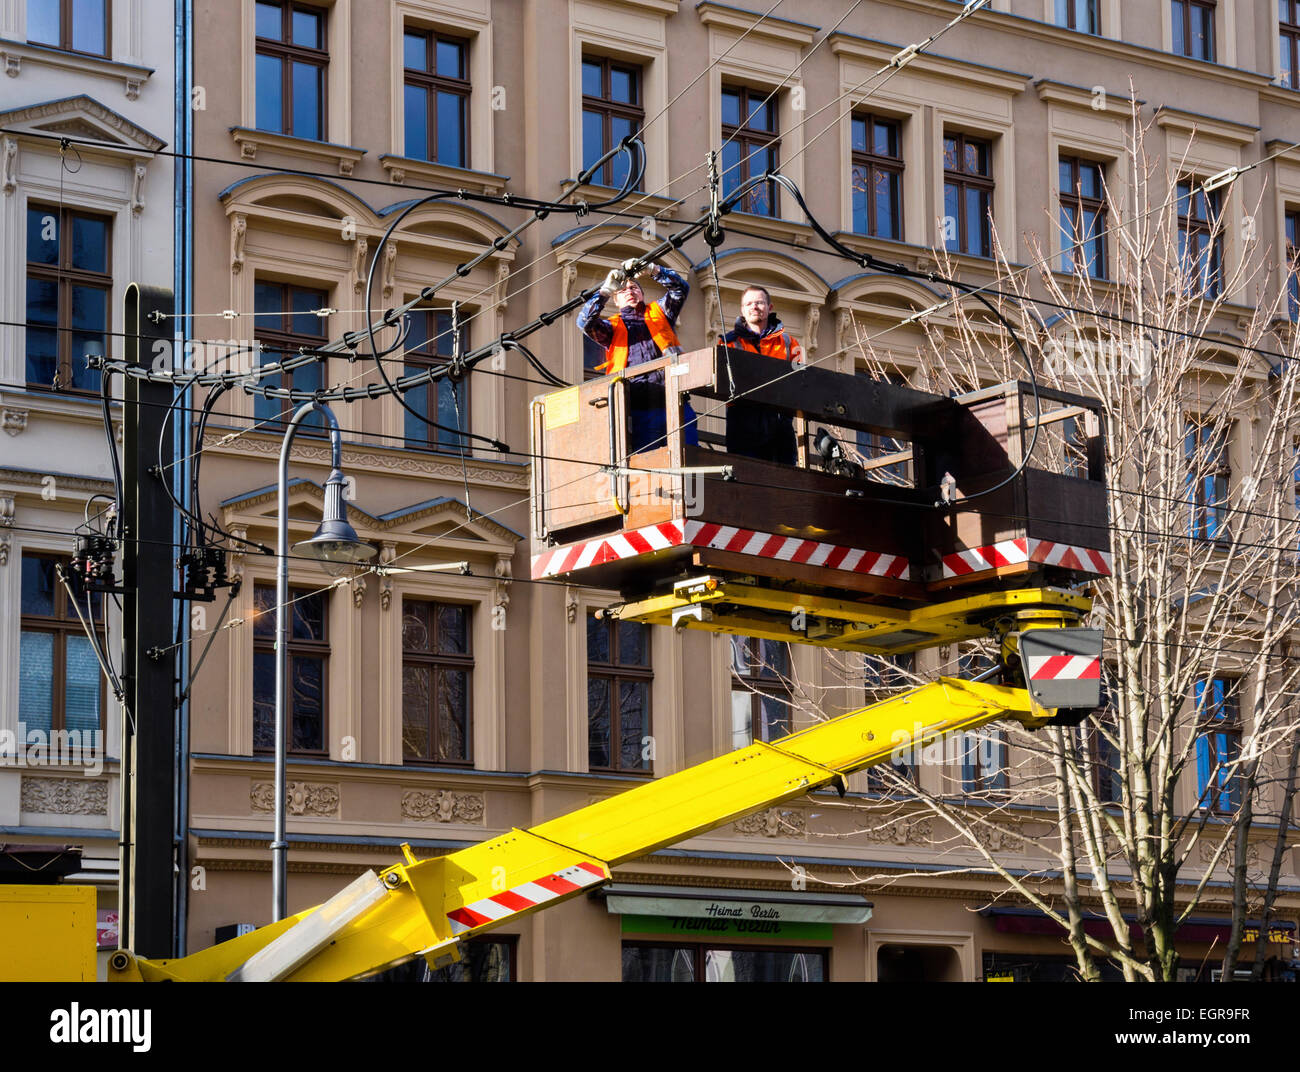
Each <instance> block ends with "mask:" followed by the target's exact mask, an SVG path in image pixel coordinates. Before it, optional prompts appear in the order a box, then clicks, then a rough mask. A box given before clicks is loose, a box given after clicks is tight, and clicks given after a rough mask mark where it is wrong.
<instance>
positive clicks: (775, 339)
mask: <svg viewBox="0 0 1300 1072" xmlns="http://www.w3.org/2000/svg"><path fill="white" fill-rule="evenodd" d="M728 345H729V346H735V347H736V348H737V349H740V350H751V351H753V352H754V353H756V354H762V355H763V356H764V357H775V358H778V359H780V360H782V361H796V360H799V359H801V358H802V357H803V348H802V347H801V346H800V345H799V342H798V340H796V339H795V337H794V336H793V335H791V334H790V333H789V332H788V331H778V332H776V333H775V334H773V335H765V336H763V338H761V339H759V340H758V345H757V346H755V345H754V343H753V341H752V340H750V339H741V338H737V339H736V340H735V341H734V342H731V343H728Z"/></svg>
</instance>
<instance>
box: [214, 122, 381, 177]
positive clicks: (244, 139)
mask: <svg viewBox="0 0 1300 1072" xmlns="http://www.w3.org/2000/svg"><path fill="white" fill-rule="evenodd" d="M230 136H231V138H233V139H234V142H235V145H237V146H238V147H239V156H240V158H241V159H243V160H256V159H257V154H258V151H259V150H262V149H265V150H267V151H268V152H273V153H284V154H285V155H286V156H297V157H303V158H305V159H307V160H310V161H312V162H313V163H315V162H320V163H325V164H332V165H334V166H336V167H337V168H338V169H339V174H340V175H351V174H352V172H353V170H354V169H355V168H356V166H357V164H358V163H359V162H360V161H361V158H362V157H363V156H365V155H366V150H365V149H357V148H354V147H353V146H351V145H335V144H334V143H333V142H328V141H313V140H311V139H309V138H294V137H290V136H289V135H287V134H272V133H270V132H269V131H266V130H251V129H250V128H248V127H231V128H230Z"/></svg>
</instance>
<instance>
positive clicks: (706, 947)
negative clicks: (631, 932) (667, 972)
mask: <svg viewBox="0 0 1300 1072" xmlns="http://www.w3.org/2000/svg"><path fill="white" fill-rule="evenodd" d="M629 947H635V948H638V949H668V950H673V951H674V952H676V951H681V950H688V949H689V950H690V951H691V954H692V957H693V963H692V968H691V971H692V974H693V978H692V979H691V982H692V983H707V982H708V981H709V980H708V978H707V974H706V971H705V960H706V956H707V954H708V953H713V952H716V953H731V952H743V953H790V954H794V955H805V956H818V957H821V960H822V978H821V981H822V982H823V983H827V982H830V981H831V956H830V954H831V951H830V949H829V948H827V947H825V946H816V947H812V948H801V947H798V946H775V945H741V944H739V943H731V942H708V941H703V942H701V941H690V940H689V938H688V937H687V936H685V935H683V937H682V941H681V943H680V944H674V943H672V942H667V941H657V942H656V941H648V940H640V941H637V940H626V941H623V942H622V943H620V945H619V962H620V972H619V975H620V979H621V978H622V967H621V965H622V959H623V950H624V949H627V948H629ZM803 981H804V982H809V981H811V980H803Z"/></svg>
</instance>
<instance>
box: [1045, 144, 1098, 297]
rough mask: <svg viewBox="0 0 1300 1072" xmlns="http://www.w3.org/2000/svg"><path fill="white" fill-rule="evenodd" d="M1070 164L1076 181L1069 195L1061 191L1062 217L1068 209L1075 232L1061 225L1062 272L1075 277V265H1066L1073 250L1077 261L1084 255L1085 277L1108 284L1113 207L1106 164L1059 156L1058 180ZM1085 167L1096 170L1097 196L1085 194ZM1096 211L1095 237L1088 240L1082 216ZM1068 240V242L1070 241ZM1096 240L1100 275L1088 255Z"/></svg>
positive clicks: (1065, 155) (1071, 173) (1075, 157)
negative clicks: (1110, 224)
mask: <svg viewBox="0 0 1300 1072" xmlns="http://www.w3.org/2000/svg"><path fill="white" fill-rule="evenodd" d="M1065 164H1068V165H1069V167H1070V177H1071V179H1072V180H1073V181H1072V183H1071V186H1070V192H1069V193H1067V192H1066V190H1065V188H1064V187H1062V188H1061V190H1060V191H1059V196H1060V207H1061V214H1062V215H1064V214H1065V213H1066V211H1067V210H1069V213H1070V225H1071V228H1072V233H1071V234H1069V235H1067V234H1066V232H1065V227H1064V222H1063V221H1059V222H1061V271H1062V272H1068V273H1069V274H1071V275H1073V274H1074V273H1075V271H1076V269H1075V267H1074V266H1071V267H1069V268H1067V267H1066V265H1065V257H1066V252H1065V251H1066V249H1067V248H1068V249H1069V250H1070V253H1069V256H1070V257H1071V259H1072V260H1073V259H1077V258H1078V257H1079V256H1080V255H1081V254H1083V255H1084V257H1085V259H1084V264H1085V267H1086V268H1087V270H1086V271H1085V275H1086V276H1087V277H1088V278H1089V279H1099V280H1102V281H1106V280H1109V279H1110V245H1109V243H1108V242H1107V241H1106V232H1107V229H1108V227H1109V223H1108V219H1109V216H1110V206H1109V204H1108V202H1107V198H1106V165H1105V163H1103V162H1102V161H1100V160H1089V159H1087V158H1086V157H1082V156H1078V155H1075V154H1072V153H1059V154H1058V155H1057V160H1056V170H1057V175H1058V177H1059V175H1060V171H1061V167H1062V165H1065ZM1085 167H1089V168H1096V169H1097V189H1098V194H1097V196H1096V197H1085V196H1084V194H1083V180H1082V171H1083V169H1084V168H1085ZM1085 212H1093V213H1095V214H1096V224H1095V226H1094V227H1093V229H1092V232H1091V234H1092V235H1093V237H1092V238H1088V237H1087V234H1088V232H1085V231H1084V229H1083V214H1084V213H1085ZM1076 234H1077V235H1078V236H1079V239H1080V241H1081V244H1080V245H1078V246H1076V245H1075V239H1074V235H1076ZM1067 239H1068V241H1067ZM1093 241H1095V242H1096V243H1097V268H1098V271H1097V274H1094V273H1093V272H1092V271H1091V265H1090V264H1089V258H1087V256H1086V251H1087V248H1088V245H1089V244H1090V243H1091V242H1093Z"/></svg>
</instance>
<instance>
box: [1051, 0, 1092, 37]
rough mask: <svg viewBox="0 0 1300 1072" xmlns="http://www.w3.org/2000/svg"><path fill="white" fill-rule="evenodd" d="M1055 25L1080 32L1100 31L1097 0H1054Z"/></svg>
mask: <svg viewBox="0 0 1300 1072" xmlns="http://www.w3.org/2000/svg"><path fill="white" fill-rule="evenodd" d="M1056 25H1057V26H1064V27H1065V28H1066V29H1067V30H1078V31H1079V32H1080V33H1090V34H1095V33H1101V26H1100V24H1099V23H1098V21H1097V0H1056Z"/></svg>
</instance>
